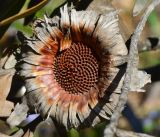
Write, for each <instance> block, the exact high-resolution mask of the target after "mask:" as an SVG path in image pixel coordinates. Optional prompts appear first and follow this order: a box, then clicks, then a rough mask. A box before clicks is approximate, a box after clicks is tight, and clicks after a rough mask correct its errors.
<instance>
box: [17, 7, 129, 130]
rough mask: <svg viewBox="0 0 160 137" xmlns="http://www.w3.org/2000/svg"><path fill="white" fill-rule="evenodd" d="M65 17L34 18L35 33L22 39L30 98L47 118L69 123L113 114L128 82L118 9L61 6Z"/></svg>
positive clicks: (23, 70) (90, 123)
mask: <svg viewBox="0 0 160 137" xmlns="http://www.w3.org/2000/svg"><path fill="white" fill-rule="evenodd" d="M60 13H61V16H60V17H58V16H55V17H53V18H48V17H47V16H45V17H44V20H41V19H38V20H36V21H35V22H34V24H33V26H34V35H33V36H32V37H26V36H23V35H22V34H20V33H19V34H18V36H19V39H20V40H21V42H22V44H23V45H22V50H21V55H22V58H21V59H20V60H19V62H20V68H21V69H20V71H19V74H20V76H22V77H24V80H25V86H26V89H27V93H26V94H25V95H24V97H25V98H26V99H27V102H28V104H29V106H30V107H31V108H34V109H35V110H36V112H38V113H40V114H41V116H42V117H44V118H46V117H48V116H50V117H52V118H53V119H55V120H56V121H57V122H58V123H59V124H62V125H64V126H65V127H66V129H69V128H72V127H74V128H80V127H82V126H94V125H95V124H97V123H99V122H100V121H101V120H103V119H109V118H110V116H111V115H112V112H113V110H114V108H115V106H116V105H117V102H118V99H119V95H120V93H121V90H120V89H121V85H122V82H123V73H122V71H123V69H124V68H121V67H118V66H120V65H121V64H123V63H124V62H123V59H124V57H125V56H126V55H127V48H126V46H125V44H124V41H123V38H122V36H121V34H120V32H119V26H118V17H117V13H116V12H111V13H107V14H102V15H101V14H98V13H96V12H95V11H76V10H75V9H71V10H69V9H68V8H67V5H65V6H64V7H62V8H61V10H60ZM119 74H120V75H119Z"/></svg>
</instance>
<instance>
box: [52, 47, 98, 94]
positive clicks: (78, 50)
mask: <svg viewBox="0 0 160 137" xmlns="http://www.w3.org/2000/svg"><path fill="white" fill-rule="evenodd" d="M54 72H55V78H56V80H57V82H58V83H59V84H60V85H61V87H62V88H63V89H64V90H65V91H67V92H69V93H74V94H78V93H84V92H88V91H89V90H90V88H91V87H92V86H93V85H94V84H95V83H96V82H97V79H98V62H97V59H96V57H95V55H94V54H93V51H92V50H91V48H89V47H87V46H85V45H83V44H72V45H71V46H70V48H68V49H66V50H65V51H64V52H62V53H61V54H59V55H57V57H56V59H55V64H54Z"/></svg>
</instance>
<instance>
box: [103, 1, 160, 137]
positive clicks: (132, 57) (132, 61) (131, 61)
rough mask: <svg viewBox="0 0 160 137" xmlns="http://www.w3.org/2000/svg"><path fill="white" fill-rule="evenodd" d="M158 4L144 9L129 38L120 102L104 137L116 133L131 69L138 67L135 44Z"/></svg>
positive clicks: (125, 99)
mask: <svg viewBox="0 0 160 137" xmlns="http://www.w3.org/2000/svg"><path fill="white" fill-rule="evenodd" d="M158 4H160V0H154V1H153V2H152V3H151V4H150V5H149V6H148V8H147V9H146V11H145V12H144V15H143V16H142V18H141V20H140V22H139V24H138V26H137V27H136V30H135V31H134V34H133V36H132V38H131V45H130V51H129V57H128V64H127V69H126V74H125V79H124V83H123V87H122V93H121V95H120V101H119V103H118V105H117V107H116V109H115V112H114V113H113V115H112V117H111V120H110V124H109V125H108V126H107V127H106V129H105V130H104V137H113V135H114V133H115V132H116V127H117V125H118V120H119V118H120V116H121V112H122V110H123V109H124V106H125V104H126V102H127V95H128V92H129V86H130V83H131V77H132V76H133V69H134V68H137V66H138V49H137V43H138V40H139V38H140V34H141V32H142V30H143V28H144V26H145V23H146V21H147V18H148V16H149V15H150V13H151V12H152V11H153V9H154V8H155V7H156V6H157V5H158Z"/></svg>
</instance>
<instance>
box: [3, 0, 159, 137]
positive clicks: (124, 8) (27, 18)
mask: <svg viewBox="0 0 160 137" xmlns="http://www.w3.org/2000/svg"><path fill="white" fill-rule="evenodd" d="M99 1H100V0H99ZM106 1H108V2H110V3H112V5H113V7H114V8H115V9H117V10H120V15H119V17H120V20H121V22H122V24H123V25H122V26H121V27H122V30H123V32H122V33H124V35H125V36H126V41H127V39H128V38H129V37H130V36H131V34H132V33H133V31H134V29H135V27H136V25H137V23H138V22H139V19H140V17H141V16H142V15H143V11H144V9H145V8H146V7H147V5H148V4H149V3H150V2H151V0H125V1H124V0H106ZM91 2H92V0H14V1H13V0H5V1H4V0H0V3H1V4H0V51H1V52H0V56H1V55H2V52H3V49H4V48H5V47H10V48H14V47H16V46H15V45H17V44H18V43H19V42H18V40H17V37H16V33H17V31H21V32H23V33H25V34H27V35H30V36H31V35H32V22H33V21H34V20H35V19H36V18H43V16H44V14H46V15H47V16H50V17H53V16H54V15H57V14H59V8H60V7H61V6H63V5H64V4H65V3H69V4H71V3H72V4H73V6H74V7H75V8H77V9H78V10H85V8H86V7H87V6H88V5H89V4H90V3H91ZM133 15H134V16H133ZM135 15H136V16H135ZM124 26H125V27H124ZM125 36H124V37H125ZM148 37H156V38H160V6H159V7H157V8H156V9H155V10H154V11H153V12H152V13H151V15H150V16H149V18H148V21H147V24H146V27H145V29H144V31H143V34H142V36H141V40H140V43H143V42H145V41H146V39H147V38H148ZM139 55H140V63H139V68H140V69H145V70H146V71H148V72H150V73H152V71H154V69H155V71H154V72H153V73H154V75H153V77H152V80H153V82H154V84H152V85H150V86H149V87H146V89H147V90H148V92H146V93H139V94H137V93H131V94H130V95H129V102H128V105H127V106H126V108H125V110H124V112H123V115H124V116H123V117H122V118H121V119H120V123H119V127H121V128H124V129H128V130H134V131H136V132H145V133H150V134H153V135H157V136H160V101H159V97H160V94H159V93H160V83H158V84H156V83H157V82H159V80H160V50H152V51H145V52H142V53H140V54H139ZM156 67H158V70H157V68H156ZM152 68H153V69H152ZM154 77H156V78H155V79H154ZM157 77H158V78H157ZM155 85H158V88H157V89H155V87H154V86H155ZM153 87H154V89H152V88H153ZM152 90H153V91H154V92H152ZM153 94H155V96H153ZM4 120H5V118H1V119H0V132H4V133H6V134H8V135H12V134H13V133H14V132H16V131H17V130H18V129H19V128H18V127H15V128H13V129H10V128H9V127H8V126H7V125H5V123H4ZM137 123H139V126H138V129H137V128H136V126H137ZM31 124H32V123H31ZM106 124H107V122H104V123H102V124H99V125H97V126H96V127H95V128H87V129H84V130H81V131H80V132H78V131H76V130H74V129H72V130H71V131H69V132H68V137H81V136H82V137H102V136H103V131H104V128H105V126H106ZM31 130H32V129H31ZM37 130H38V131H39V129H36V131H35V135H34V136H36V137H40V136H41V135H40V134H38V133H37ZM42 131H43V132H44V134H45V131H44V129H43V127H42ZM40 133H41V132H40ZM54 136H58V135H57V133H55V134H54ZM43 137H45V135H43ZM48 137H49V136H48Z"/></svg>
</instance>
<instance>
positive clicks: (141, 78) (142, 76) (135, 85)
mask: <svg viewBox="0 0 160 137" xmlns="http://www.w3.org/2000/svg"><path fill="white" fill-rule="evenodd" d="M133 72H134V73H133V74H132V77H131V83H130V90H129V91H137V92H144V91H145V90H144V89H142V88H143V87H144V86H145V85H146V84H147V83H151V76H150V75H149V74H147V73H146V72H145V71H138V70H137V69H135V70H134V71H133Z"/></svg>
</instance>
